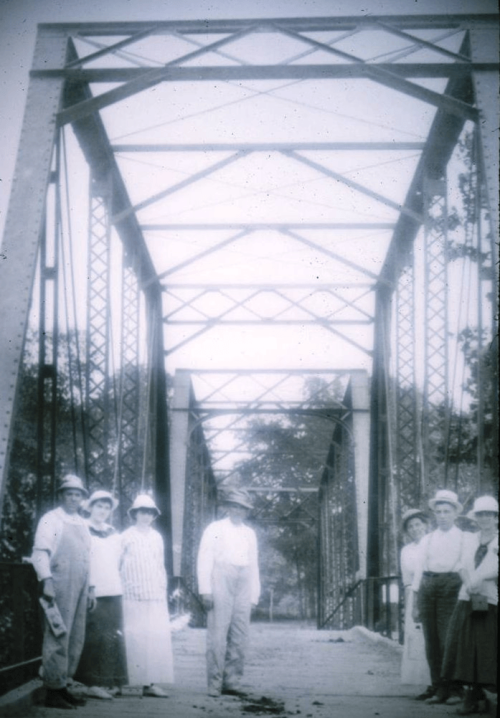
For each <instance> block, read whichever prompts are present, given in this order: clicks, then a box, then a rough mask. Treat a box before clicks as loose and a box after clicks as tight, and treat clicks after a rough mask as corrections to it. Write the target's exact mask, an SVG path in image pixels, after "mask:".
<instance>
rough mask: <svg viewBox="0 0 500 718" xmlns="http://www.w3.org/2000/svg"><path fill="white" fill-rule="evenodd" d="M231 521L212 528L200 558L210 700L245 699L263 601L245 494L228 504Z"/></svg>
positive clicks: (232, 496) (204, 539)
mask: <svg viewBox="0 0 500 718" xmlns="http://www.w3.org/2000/svg"><path fill="white" fill-rule="evenodd" d="M224 503H225V508H226V513H227V516H226V518H223V519H221V520H220V521H213V522H212V523H211V524H209V525H208V526H207V528H206V529H205V531H204V532H203V536H202V538H201V543H200V548H199V552H198V562H197V573H198V591H199V593H200V595H201V597H202V601H203V604H204V606H205V609H206V611H207V613H208V616H207V653H206V656H207V681H208V694H209V695H211V696H214V697H216V696H219V695H220V694H221V693H227V694H230V695H244V694H243V693H242V691H241V687H240V681H241V678H242V676H243V668H244V662H245V652H246V646H247V641H248V633H249V626H250V614H251V609H252V606H256V605H257V603H258V601H259V595H260V579H259V564H258V556H257V537H256V535H255V531H253V529H251V528H250V527H249V526H247V525H246V524H245V523H244V521H245V519H246V517H247V515H248V513H249V511H250V509H251V508H252V503H251V501H250V498H249V496H248V493H247V492H246V491H243V490H240V489H234V490H232V491H231V492H230V493H229V494H228V495H227V497H226V499H225V502H224Z"/></svg>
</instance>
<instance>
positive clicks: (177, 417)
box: [170, 370, 191, 576]
mask: <svg viewBox="0 0 500 718" xmlns="http://www.w3.org/2000/svg"><path fill="white" fill-rule="evenodd" d="M190 408H191V379H190V376H189V372H186V371H182V370H177V371H176V372H175V378H174V396H173V406H172V422H171V432H170V481H171V487H170V488H171V499H172V551H173V575H174V576H181V575H182V574H181V561H182V543H183V534H184V504H185V494H186V474H187V454H188V447H189V438H190V436H189V434H190V421H189V412H190Z"/></svg>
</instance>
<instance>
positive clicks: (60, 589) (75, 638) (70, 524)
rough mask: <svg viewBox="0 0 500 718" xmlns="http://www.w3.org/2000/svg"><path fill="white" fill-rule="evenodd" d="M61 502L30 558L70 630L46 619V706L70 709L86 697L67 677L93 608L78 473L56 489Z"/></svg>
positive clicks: (41, 528)
mask: <svg viewBox="0 0 500 718" xmlns="http://www.w3.org/2000/svg"><path fill="white" fill-rule="evenodd" d="M57 496H58V500H59V506H58V507H57V508H56V509H53V510H52V511H49V512H48V513H46V514H44V515H43V516H42V518H41V519H40V521H39V523H38V527H37V529H36V533H35V542H34V545H33V554H32V557H31V562H32V564H33V566H34V568H35V571H36V573H37V576H38V580H39V581H40V582H41V583H42V586H43V588H42V592H43V598H44V599H45V601H46V603H47V604H48V605H49V606H52V605H53V604H55V605H56V606H57V608H58V609H59V611H60V614H61V617H62V620H63V622H64V625H65V628H66V631H65V632H64V633H62V634H61V633H59V632H57V633H58V635H56V634H55V633H54V630H53V628H51V625H50V623H49V621H48V620H47V619H45V628H44V635H43V649H42V669H43V682H44V685H45V687H46V691H47V692H46V698H45V705H46V706H48V707H51V708H64V709H72V708H76V706H78V705H83V704H84V703H85V701H84V700H83V699H81V698H78V697H77V696H75V695H73V693H70V691H68V689H67V685H68V681H69V680H70V679H72V678H73V675H74V673H75V671H76V668H77V666H78V661H79V660H80V654H81V652H82V648H83V642H84V638H85V622H86V619H87V610H88V609H90V610H93V609H94V608H95V595H94V589H93V587H89V571H90V533H89V530H88V527H87V524H86V523H85V521H84V519H83V518H82V517H81V516H80V515H79V513H78V509H79V507H80V504H81V502H82V500H83V498H84V496H88V492H87V489H86V488H85V487H84V485H83V483H82V480H81V479H79V478H78V476H72V475H68V476H65V477H64V479H63V480H62V482H61V485H60V486H59V488H58V491H57Z"/></svg>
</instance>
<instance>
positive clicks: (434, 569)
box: [412, 489, 464, 704]
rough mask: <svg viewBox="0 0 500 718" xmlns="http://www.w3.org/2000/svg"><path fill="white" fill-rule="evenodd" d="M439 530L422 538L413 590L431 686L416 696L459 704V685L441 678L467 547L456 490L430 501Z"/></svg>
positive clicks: (415, 619)
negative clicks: (464, 550)
mask: <svg viewBox="0 0 500 718" xmlns="http://www.w3.org/2000/svg"><path fill="white" fill-rule="evenodd" d="M429 507H430V508H431V509H432V511H433V512H434V516H435V518H436V523H437V529H436V530H435V531H432V532H431V533H429V534H427V535H426V536H424V537H423V539H422V540H421V542H420V546H421V551H420V553H419V560H418V562H417V565H416V570H415V576H414V579H413V584H412V590H413V591H414V592H415V594H416V595H415V596H414V602H413V620H414V621H415V622H416V623H417V622H418V621H421V623H422V627H423V629H424V637H425V651H426V655H427V661H428V663H429V668H430V672H431V682H432V685H431V686H429V688H428V689H427V690H426V691H425V692H424V693H422V694H421V695H419V696H417V700H425V701H426V702H428V703H449V704H451V703H456V702H459V701H460V700H461V699H460V696H459V695H457V691H456V686H453V685H451V684H450V683H446V682H444V681H443V680H442V678H441V667H442V662H443V656H444V649H445V644H446V634H447V631H448V624H449V622H450V618H451V614H452V613H453V609H454V608H455V605H456V602H457V598H458V592H459V590H460V586H461V580H460V575H459V573H458V571H459V569H460V566H461V559H462V552H463V549H464V534H463V532H462V531H460V529H459V528H457V526H455V520H456V518H457V516H458V515H459V514H460V513H461V512H462V508H463V507H462V505H461V503H460V502H459V501H458V497H457V495H456V493H455V492H453V491H448V490H447V489H441V490H439V491H438V492H437V493H436V495H435V497H434V498H433V499H431V500H430V501H429Z"/></svg>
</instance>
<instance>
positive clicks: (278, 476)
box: [238, 378, 344, 618]
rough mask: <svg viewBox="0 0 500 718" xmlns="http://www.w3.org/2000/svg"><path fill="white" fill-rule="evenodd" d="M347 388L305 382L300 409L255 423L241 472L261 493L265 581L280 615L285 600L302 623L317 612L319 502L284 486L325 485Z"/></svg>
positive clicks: (258, 517)
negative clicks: (338, 418) (336, 427)
mask: <svg viewBox="0 0 500 718" xmlns="http://www.w3.org/2000/svg"><path fill="white" fill-rule="evenodd" d="M343 389H344V387H343V385H342V382H341V380H340V379H338V378H337V379H336V380H335V381H334V382H333V384H331V385H329V384H328V383H327V382H326V381H325V380H323V379H322V378H308V379H306V381H305V383H304V389H303V392H304V397H303V402H302V403H301V406H300V409H297V410H296V411H293V410H291V411H289V412H287V413H286V414H283V415H282V416H280V417H279V418H272V419H269V418H263V417H261V416H259V417H258V418H255V419H253V420H252V421H250V422H249V423H248V429H247V431H246V434H245V443H246V449H247V451H248V452H249V453H250V454H251V456H252V458H251V459H249V460H247V461H245V462H243V463H242V464H240V465H239V467H238V471H239V473H240V475H241V477H242V483H243V484H244V485H245V486H251V487H253V488H256V489H261V491H259V492H256V498H255V509H254V512H253V515H254V519H255V522H256V524H257V530H258V532H259V534H260V537H261V543H262V544H263V545H265V549H264V550H263V551H262V552H261V570H262V575H263V584H264V585H266V586H267V587H268V588H272V590H273V596H274V602H275V605H276V606H277V610H278V612H279V607H280V602H281V604H283V603H286V604H287V610H288V612H292V613H296V615H298V616H299V617H301V618H311V617H313V616H315V614H316V605H317V575H318V556H317V545H318V536H317V520H318V497H317V493H316V492H307V493H300V492H298V491H295V492H285V491H278V489H280V488H281V489H283V488H291V489H300V488H311V489H317V488H318V487H319V483H320V480H321V476H322V473H323V471H324V468H325V462H326V459H327V456H328V451H329V447H330V442H331V440H332V435H333V431H334V427H335V424H334V422H333V419H334V417H335V416H336V413H337V412H338V407H339V400H340V397H341V396H342V395H343ZM264 489H269V490H268V491H264Z"/></svg>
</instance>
